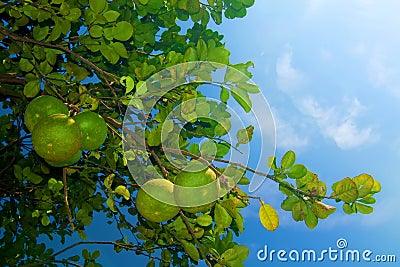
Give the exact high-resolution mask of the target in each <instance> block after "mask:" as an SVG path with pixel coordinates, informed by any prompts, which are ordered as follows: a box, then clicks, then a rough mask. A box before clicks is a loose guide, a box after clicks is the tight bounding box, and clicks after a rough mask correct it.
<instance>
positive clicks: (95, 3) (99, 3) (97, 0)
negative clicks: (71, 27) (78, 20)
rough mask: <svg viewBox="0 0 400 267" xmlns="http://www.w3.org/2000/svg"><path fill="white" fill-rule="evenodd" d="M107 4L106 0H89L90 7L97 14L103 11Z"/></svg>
mask: <svg viewBox="0 0 400 267" xmlns="http://www.w3.org/2000/svg"><path fill="white" fill-rule="evenodd" d="M106 5H107V1H106V0H89V6H90V9H91V10H93V12H94V13H97V14H99V13H100V12H102V11H103V10H104V9H105V8H106Z"/></svg>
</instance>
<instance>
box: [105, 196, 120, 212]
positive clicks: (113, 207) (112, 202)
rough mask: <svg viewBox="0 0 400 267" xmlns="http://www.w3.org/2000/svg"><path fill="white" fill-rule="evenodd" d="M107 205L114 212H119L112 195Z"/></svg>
mask: <svg viewBox="0 0 400 267" xmlns="http://www.w3.org/2000/svg"><path fill="white" fill-rule="evenodd" d="M106 204H107V206H108V207H109V208H110V210H111V211H112V212H117V211H118V210H117V209H116V208H115V202H114V199H113V198H112V197H109V198H108V199H107V201H106Z"/></svg>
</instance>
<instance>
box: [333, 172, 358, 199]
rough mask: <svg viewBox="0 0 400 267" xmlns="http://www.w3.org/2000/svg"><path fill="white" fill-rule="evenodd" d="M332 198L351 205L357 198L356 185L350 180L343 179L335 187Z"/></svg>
mask: <svg viewBox="0 0 400 267" xmlns="http://www.w3.org/2000/svg"><path fill="white" fill-rule="evenodd" d="M334 196H335V197H337V198H339V199H341V200H343V201H344V202H347V203H352V202H354V201H356V199H357V197H358V190H357V185H356V183H355V182H354V181H353V180H352V179H350V178H345V179H343V180H341V181H340V182H339V183H338V184H337V185H336V186H335V189H334Z"/></svg>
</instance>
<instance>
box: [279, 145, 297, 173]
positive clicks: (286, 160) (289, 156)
mask: <svg viewBox="0 0 400 267" xmlns="http://www.w3.org/2000/svg"><path fill="white" fill-rule="evenodd" d="M295 161H296V154H295V153H294V152H293V151H292V150H289V151H288V152H286V153H285V155H283V157H282V159H281V167H282V169H284V170H287V169H289V168H290V167H292V166H293V165H294V162H295Z"/></svg>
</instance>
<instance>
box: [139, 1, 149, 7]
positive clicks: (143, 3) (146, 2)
mask: <svg viewBox="0 0 400 267" xmlns="http://www.w3.org/2000/svg"><path fill="white" fill-rule="evenodd" d="M138 1H139V3H140V4H142V5H144V6H145V5H147V4H148V3H149V1H150V0H138Z"/></svg>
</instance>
